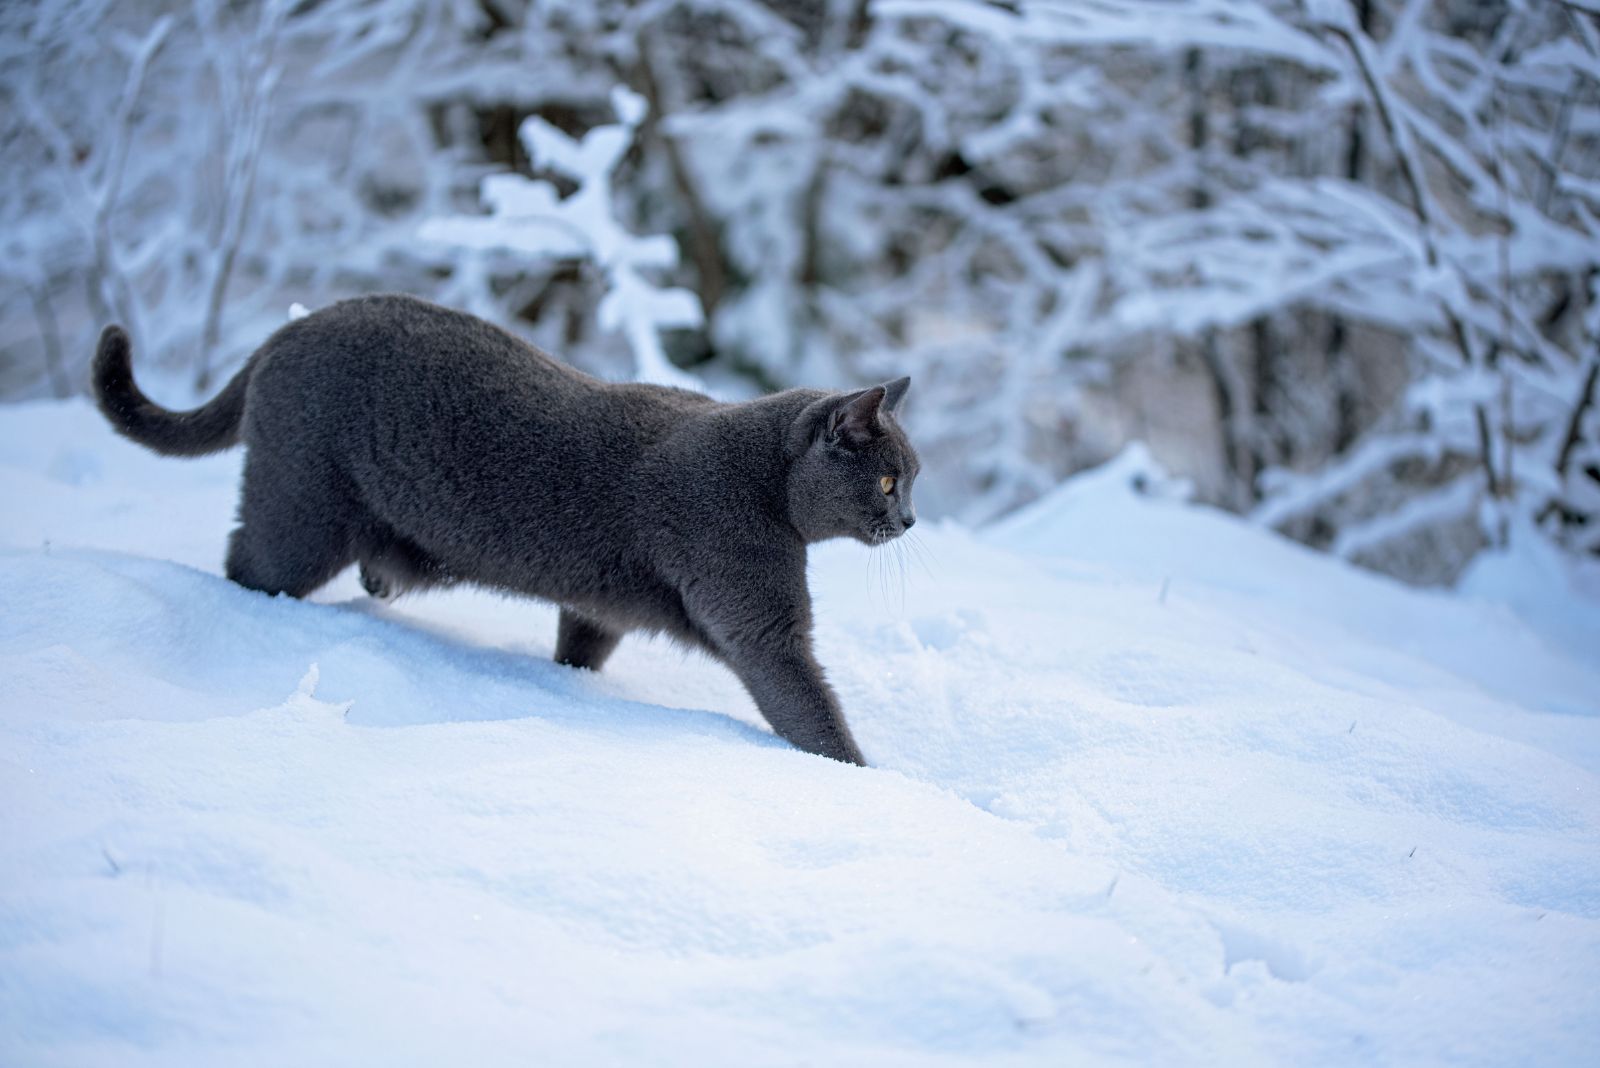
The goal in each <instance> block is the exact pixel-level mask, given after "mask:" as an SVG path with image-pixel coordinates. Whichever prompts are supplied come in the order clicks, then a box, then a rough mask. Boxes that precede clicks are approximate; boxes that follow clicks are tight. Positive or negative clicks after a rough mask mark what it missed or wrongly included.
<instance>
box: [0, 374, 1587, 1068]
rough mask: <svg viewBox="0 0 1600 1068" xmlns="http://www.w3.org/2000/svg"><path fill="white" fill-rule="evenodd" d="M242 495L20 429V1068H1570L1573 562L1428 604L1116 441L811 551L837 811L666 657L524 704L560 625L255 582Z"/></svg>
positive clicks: (11, 872) (9, 960)
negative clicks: (967, 519)
mask: <svg viewBox="0 0 1600 1068" xmlns="http://www.w3.org/2000/svg"><path fill="white" fill-rule="evenodd" d="M237 470H238V457H237V455H234V456H225V457H218V458H213V459H208V460H202V461H195V462H179V461H171V460H161V459H158V458H156V457H153V456H150V455H148V454H146V453H143V452H141V451H140V450H138V449H137V448H136V447H134V446H132V445H129V444H127V443H125V442H122V441H120V440H117V439H115V438H114V437H113V436H112V435H111V434H110V432H109V430H107V429H106V428H105V427H104V425H103V424H102V423H101V422H100V421H99V418H98V416H97V415H95V414H94V413H93V412H92V411H91V410H90V409H89V408H88V407H87V406H86V405H84V404H82V403H67V404H53V403H52V404H38V405H28V406H18V407H11V408H7V409H4V410H0V494H3V497H4V499H5V501H6V502H7V503H6V505H5V508H4V511H3V518H0V737H3V741H0V804H3V811H4V813H5V815H4V817H3V820H4V835H3V837H0V1062H4V1063H6V1064H8V1065H22V1064H74V1065H84V1064H107V1065H113V1064H114V1065H137V1064H221V1063H226V1064H262V1065H268V1064H272V1065H277V1064H283V1063H301V1064H348V1063H404V1064H426V1063H483V1064H499V1063H507V1064H511V1063H517V1064H526V1063H607V1062H609V1063H619V1062H630V1063H637V1062H648V1063H677V1064H696V1065H698V1064H707V1063H727V1064H758V1063H759V1064H805V1063H810V1064H820V1063H882V1064H930V1063H935V1064H937V1063H972V1064H985V1065H990V1064H1011V1063H1017V1064H1022V1063H1029V1064H1032V1063H1038V1064H1062V1063H1089V1064H1094V1063H1157V1064H1159V1063H1178V1062H1183V1063H1195V1062H1226V1063H1229V1064H1248V1063H1297V1064H1317V1063H1325V1064H1337V1063H1351V1062H1366V1061H1389V1062H1417V1061H1429V1062H1452V1063H1481V1064H1503V1063H1510V1062H1517V1063H1541V1064H1559V1063H1573V1064H1576V1063H1580V1062H1583V1061H1584V1060H1586V1059H1587V1058H1588V1057H1590V1056H1592V1052H1593V1041H1594V1037H1595V1035H1596V1034H1597V1033H1600V996H1597V994H1596V991H1597V990H1600V777H1597V773H1600V663H1597V658H1596V656H1595V652H1594V651H1595V649H1596V648H1597V647H1600V646H1597V644H1596V642H1595V640H1594V639H1595V637H1596V636H1597V635H1600V611H1597V610H1596V608H1595V604H1594V602H1592V601H1588V600H1585V599H1584V597H1583V595H1582V592H1581V591H1579V590H1577V589H1576V588H1575V584H1576V583H1578V582H1580V581H1588V580H1587V579H1584V577H1583V576H1574V575H1573V574H1571V573H1570V572H1568V571H1567V570H1566V565H1565V564H1563V563H1561V562H1560V561H1551V560H1548V559H1537V560H1528V559H1524V558H1521V557H1514V558H1509V559H1502V560H1498V561H1489V562H1486V563H1485V564H1484V565H1482V566H1481V567H1480V569H1479V572H1478V573H1476V574H1475V575H1474V576H1473V580H1472V582H1471V583H1470V585H1469V592H1467V593H1463V594H1458V595H1443V594H1438V593H1425V592H1418V591H1415V590H1409V589H1405V588H1402V587H1400V586H1397V585H1395V584H1393V583H1391V582H1388V581H1385V580H1382V579H1379V578H1376V577H1373V576H1371V575H1367V574H1364V573H1359V572H1357V571H1355V570H1353V569H1352V568H1350V567H1348V566H1346V565H1343V564H1340V563H1338V562H1337V561H1334V560H1330V559H1328V558H1325V557H1318V556H1316V555H1314V554H1312V553H1310V552H1308V551H1305V550H1302V549H1299V548H1297V547H1295V546H1293V545H1291V544H1288V543H1286V542H1283V541H1281V540H1278V539H1276V538H1274V537H1272V536H1270V535H1267V534H1264V533H1262V532H1261V531H1259V530H1257V529H1254V528H1251V527H1249V526H1246V525H1244V524H1243V523H1241V522H1239V521H1236V520H1233V519H1230V518H1227V517H1225V516H1223V515H1221V514H1219V513H1214V512H1210V511H1206V510H1203V509H1198V508H1195V507H1192V506H1190V505H1187V504H1185V503H1183V499H1182V498H1183V494H1182V487H1178V486H1172V485H1170V484H1169V483H1167V482H1166V481H1165V480H1164V479H1163V478H1162V477H1161V475H1160V473H1159V472H1157V471H1154V470H1153V469H1152V468H1151V467H1150V465H1149V464H1148V462H1147V461H1146V460H1145V459H1144V458H1143V457H1142V456H1140V455H1139V454H1137V453H1130V454H1128V455H1126V456H1124V457H1123V459H1122V460H1120V461H1118V462H1117V463H1116V464H1113V465H1111V466H1109V467H1107V468H1105V469H1102V470H1101V471H1099V472H1095V473H1091V474H1090V475H1087V476H1085V477H1083V478H1081V479H1079V480H1076V481H1074V482H1072V483H1069V484H1068V485H1067V486H1065V487H1064V488H1063V489H1061V490H1060V491H1058V492H1057V493H1055V494H1054V495H1052V496H1050V497H1047V498H1046V499H1045V500H1043V501H1041V502H1040V503H1038V504H1037V505H1036V506H1034V507H1033V508H1032V509H1031V510H1029V511H1028V512H1025V513H1023V514H1022V515H1020V516H1018V517H1017V518H1015V519H1013V520H1011V521H1009V522H1007V523H1006V524H1004V525H1003V526H1001V527H997V528H995V529H993V530H992V531H989V532H987V533H974V532H972V531H969V530H966V529H963V528H961V527H957V526H953V525H948V524H947V525H944V526H937V525H934V529H932V530H929V531H926V532H925V533H924V531H923V529H922V528H919V531H918V534H919V535H921V536H922V537H921V543H920V553H917V554H913V555H906V556H903V557H896V556H894V555H891V554H879V555H876V556H874V555H872V554H870V553H868V552H867V551H866V550H864V549H860V548H858V547H855V546H848V545H830V546H827V547H824V548H823V549H822V550H821V551H819V552H817V554H816V556H815V559H814V563H813V584H814V588H815V590H816V592H817V595H818V601H819V604H818V616H819V628H820V629H819V641H820V655H821V659H822V660H823V662H824V664H826V665H828V666H829V668H830V671H831V676H832V679H833V681H834V683H835V685H836V686H837V687H838V689H839V691H840V694H841V697H842V698H843V700H844V703H845V706H846V709H847V710H848V714H849V716H850V720H851V723H852V725H853V727H854V728H855V730H856V733H857V737H858V738H859V740H860V741H861V744H862V747H863V749H864V750H865V751H866V753H867V755H868V758H869V759H870V760H872V761H873V762H874V763H875V765H876V767H874V768H872V769H857V768H850V767H845V766H843V765H838V764H834V763H831V762H829V761H826V760H822V759H818V758H814V757H810V756H806V755H804V754H801V753H798V752H796V751H794V750H792V749H790V748H789V747H787V746H786V745H784V744H782V743H781V742H779V741H777V740H776V739H774V738H773V737H772V736H771V735H770V733H768V732H767V731H766V730H765V728H764V727H763V726H761V724H760V720H759V718H758V717H757V716H756V714H755V712H754V709H753V707H752V705H751V704H750V702H749V701H748V699H747V698H746V697H745V696H744V695H743V693H742V692H741V691H740V689H739V687H738V685H737V683H736V682H735V681H734V680H733V678H732V676H731V675H729V674H727V673H726V672H725V671H724V670H723V669H722V668H720V667H718V666H716V665H714V664H712V663H710V662H708V661H705V660H702V659H699V658H695V657H690V656H686V655H685V654H683V653H681V652H679V651H677V650H676V649H674V648H672V647H670V646H667V645H665V644H661V643H656V642H650V641H639V640H630V641H628V642H625V643H624V645H623V647H622V649H621V650H620V651H619V653H618V654H617V656H616V658H615V660H614V661H613V663H612V665H611V666H609V667H608V670H607V671H606V672H605V673H604V674H602V675H593V674H588V673H583V672H577V671H572V670H569V669H565V668H562V667H558V666H556V665H554V664H552V663H550V662H549V659H548V658H549V654H550V651H551V647H552V644H553V640H554V634H555V613H554V611H553V610H551V609H549V608H547V607H543V606H539V605H535V604H530V603H526V602H520V601H511V600H506V599H501V598H498V597H495V596H493V595H490V594H487V593H483V592H475V591H452V592H449V593H444V594H435V595H428V596H423V597H418V598H416V599H413V600H403V601H401V602H399V603H398V604H396V605H392V606H385V605H379V604H375V603H374V602H371V601H369V600H367V599H366V598H364V597H362V596H361V595H360V594H359V590H358V588H357V585H356V583H355V580H354V578H353V576H351V575H346V576H344V577H342V578H341V579H340V580H338V582H336V583H335V584H334V585H333V586H332V587H330V588H328V589H327V590H325V591H323V593H321V594H320V595H319V596H318V597H317V598H315V599H314V602H306V603H301V602H293V601H287V600H282V599H270V598H267V597H264V596H262V595H260V594H256V593H252V592H249V591H245V590H242V589H239V588H237V587H235V586H233V585H231V584H229V583H228V582H226V581H224V580H223V579H222V578H221V577H220V576H219V574H218V564H219V561H220V558H221V554H222V549H223V542H224V538H225V535H226V532H227V529H228V526H229V522H230V515H231V510H232V497H233V493H234V485H235V479H236V477H237ZM1136 485H1137V486H1142V487H1144V489H1145V491H1146V492H1144V493H1139V492H1135V489H1134V488H1133V487H1135V486H1136ZM930 525H932V524H930ZM908 552H909V550H908ZM900 565H905V566H904V567H903V568H901V567H900ZM1471 591H1477V592H1476V593H1474V592H1471Z"/></svg>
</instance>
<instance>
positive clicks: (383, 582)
mask: <svg viewBox="0 0 1600 1068" xmlns="http://www.w3.org/2000/svg"><path fill="white" fill-rule="evenodd" d="M361 588H362V589H364V590H366V591H367V596H369V597H376V598H377V599H378V600H380V601H387V600H390V599H392V598H393V597H394V595H395V593H396V592H398V591H396V590H395V588H394V587H393V586H391V585H390V584H389V580H388V579H386V578H384V577H383V576H382V575H380V574H378V573H377V572H376V571H373V570H371V569H369V568H368V567H367V565H366V564H362V565H361Z"/></svg>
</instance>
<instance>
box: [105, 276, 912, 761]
mask: <svg viewBox="0 0 1600 1068" xmlns="http://www.w3.org/2000/svg"><path fill="white" fill-rule="evenodd" d="M94 384H95V392H96V394H97V397H98V400H99V403H100V409H101V411H102V412H104V413H105V415H106V418H107V419H109V420H110V421H111V424H112V426H113V427H115V428H116V430H117V431H118V432H120V433H122V434H124V435H126V436H128V437H130V438H132V439H133V440H134V441H137V442H139V443H140V444H142V445H145V446H146V447H148V448H150V449H153V450H155V451H156V452H159V453H163V454H165V455H168V456H201V455H204V454H207V453H212V452H217V451H220V450H222V449H226V448H229V447H231V446H234V445H237V444H240V443H241V442H242V443H243V444H245V445H246V446H248V447H249V449H248V452H247V454H246V456H245V462H244V484H243V487H242V489H241V491H240V500H239V526H238V528H237V529H235V530H234V532H233V535H232V537H231V539H230V542H229V547H228V558H227V574H228V577H229V578H230V579H232V580H233V581H235V582H237V583H239V584H240V585H242V586H247V587H249V588H251V589H256V590H264V591H266V592H267V593H286V594H288V595H289V596H291V597H302V596H304V595H306V594H308V593H310V592H311V591H312V590H314V589H316V588H317V587H318V586H320V585H322V584H323V583H325V582H327V581H328V580H329V579H331V578H332V577H333V576H334V575H335V574H337V573H338V572H339V571H341V570H343V569H344V568H345V567H346V566H347V565H349V564H351V563H359V564H360V566H361V579H362V583H363V585H364V586H365V587H366V589H367V591H368V592H369V593H371V594H373V595H374V596H390V595H393V594H396V593H399V592H402V591H405V590H408V589H417V588H421V587H427V586H439V585H446V584H449V583H454V582H473V583H478V584H481V585H484V586H490V587H494V588H496V589H502V590H508V591H512V592H515V593H519V594H528V595H532V596H534V597H540V598H544V599H546V600H549V601H553V602H555V603H556V604H558V605H560V607H561V617H560V624H559V632H558V635H557V641H556V659H557V660H559V661H560V662H562V663H564V664H571V665H573V666H576V667H585V668H592V669H595V670H598V669H599V668H600V666H601V665H602V664H604V663H605V660H606V658H607V657H608V656H610V655H611V652H612V650H613V649H615V648H616V646H617V642H618V641H619V640H620V639H621V637H622V636H623V635H624V634H626V633H628V632H629V631H634V630H644V631H653V632H661V633H665V634H668V635H671V636H672V637H674V638H676V639H678V640H679V641H682V642H685V643H687V644H688V645H690V646H693V647H695V648H698V649H702V650H704V651H705V652H707V653H709V654H711V655H712V656H714V657H716V658H717V659H719V660H721V661H722V662H723V663H725V664H727V665H728V667H729V668H731V669H732V670H733V672H734V673H735V674H736V675H738V677H739V678H740V680H741V681H742V682H743V683H744V685H745V687H746V688H747V689H748V690H749V691H750V694H751V696H752V697H753V698H755V702H756V705H757V706H758V707H759V708H760V709H761V714H762V715H763V716H764V717H766V720H767V722H768V723H770V724H771V725H772V728H773V730H775V731H776V732H777V733H778V734H779V735H780V736H781V737H783V738H785V739H787V740H788V741H789V742H790V743H791V744H793V745H795V746H797V747H799V748H801V749H804V750H806V751H808V752H812V753H819V754H821V755H823V756H828V757H832V758H833V759H835V760H842V761H847V762H850V763H855V764H864V763H865V761H864V760H863V759H862V756H861V750H860V749H859V748H857V746H856V743H855V740H854V739H853V738H852V737H851V735H850V729H849V727H848V726H846V724H845V721H844V717H843V715H842V713H841V712H840V709H839V701H838V698H836V697H835V696H834V694H833V691H832V689H831V688H830V687H829V686H828V683H827V681H826V680H825V679H824V678H823V673H822V669H821V667H819V666H818V664H817V661H816V658H815V657H814V656H813V655H812V650H811V597H810V593H809V591H808V590H807V588H806V546H807V545H810V544H811V543H813V542H819V541H824V540H826V539H828V538H837V537H851V538H855V539H857V540H859V541H862V542H866V543H867V544H870V545H875V544H879V543H882V542H885V541H888V540H890V539H892V538H896V537H898V536H900V535H901V534H903V533H904V532H905V531H906V530H907V529H908V528H909V527H910V526H911V525H912V524H913V523H915V522H916V513H915V511H914V510H913V508H912V504H911V488H912V484H913V483H914V482H915V480H916V477H917V468H918V464H917V455H916V453H915V452H914V451H913V450H912V448H911V444H910V442H909V441H907V440H906V436H905V434H904V433H902V431H901V430H900V427H899V426H898V425H897V423H896V421H895V419H894V418H893V416H892V413H893V412H894V411H895V409H896V408H897V407H898V406H899V404H900V401H901V400H902V398H904V396H905V393H906V388H907V387H908V386H909V385H910V379H907V378H901V379H897V380H896V381H893V382H890V383H887V384H886V385H881V386H873V387H871V388H870V389H864V390H858V391H856V392H853V393H824V392H821V391H819V390H810V389H792V390H787V391H785V392H783V393H777V394H773V395H772V396H768V397H762V398H761V399H759V400H754V401H748V402H746V403H742V404H724V403H720V402H718V401H714V400H712V399H711V398H710V397H706V396H702V395H701V394H698V393H692V392H689V391H687V390H680V389H669V388H666V387H662V386H649V385H632V384H613V383H607V382H601V381H599V380H597V379H594V378H590V377H589V376H587V375H585V374H582V373H581V372H579V371H576V370H574V369H573V368H571V367H568V366H566V365H564V364H561V363H557V362H556V361H555V360H553V359H551V358H550V357H549V356H547V355H545V354H544V353H542V352H540V351H539V350H538V349H535V348H533V347H532V346H530V345H528V344H526V343H524V342H523V341H521V340H519V339H518V338H516V337H513V336H512V335H511V334H509V333H507V332H505V331H503V330H501V329H499V328H498V327H495V326H493V325H491V324H490V323H487V322H484V321H483V320H481V319H476V318H474V317H472V316H470V315H465V314H462V313H460V312H455V311H450V310H448V309H446V308H441V307H437V306H435V305H432V304H428V303H426V302H424V301H421V300H416V299H414V298H411V297H404V296H375V297H363V298H360V299H357V300H349V301H344V302H342V303H339V304H335V305H333V306H332V307H329V308H326V309H324V310H322V311H319V312H317V313H316V314H314V315H310V316H307V317H306V318H303V319H300V320H297V321H295V322H291V323H289V324H288V325H287V326H285V327H283V328H282V329H281V330H279V331H278V332H277V333H275V334H273V335H272V337H271V338H269V339H268V340H267V343H266V344H265V345H263V346H262V347H261V348H260V349H259V350H258V351H257V352H256V353H255V354H254V355H253V356H252V357H251V358H250V360H249V362H248V363H246V364H245V366H244V369H243V370H241V371H240V372H239V373H238V375H236V376H235V377H234V379H233V380H232V381H231V382H229V383H228V385H227V386H226V387H225V388H224V389H223V390H222V392H221V393H220V394H218V396H217V397H216V398H215V399H213V400H212V401H211V402H210V403H209V404H206V405H204V406H203V407H201V408H197V409H195V410H194V411H190V412H172V411H168V410H167V409H165V408H162V407H160V406H158V405H157V404H155V403H154V402H152V401H151V400H150V399H149V398H148V397H146V396H145V395H144V394H143V393H142V392H141V391H140V390H139V387H138V386H137V385H135V384H134V381H133V373H132V369H131V366H130V362H129V345H128V336H127V334H126V333H125V332H124V331H123V330H122V329H121V328H120V327H116V326H109V327H107V328H106V330H105V332H104V333H103V334H102V335H101V337H100V348H99V352H98V353H97V354H96V356H95V362H94Z"/></svg>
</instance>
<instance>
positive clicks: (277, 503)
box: [225, 454, 355, 597]
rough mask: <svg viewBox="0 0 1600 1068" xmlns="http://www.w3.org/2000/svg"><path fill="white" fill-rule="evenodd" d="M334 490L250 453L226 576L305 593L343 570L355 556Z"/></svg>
mask: <svg viewBox="0 0 1600 1068" xmlns="http://www.w3.org/2000/svg"><path fill="white" fill-rule="evenodd" d="M337 489H338V487H337V486H333V485H330V484H328V483H326V482H322V481H319V480H317V479H316V478H314V477H306V475H305V474H303V473H301V472H295V473H292V474H291V473H290V472H289V470H288V469H287V468H279V467H277V466H275V465H274V464H273V463H272V462H271V460H270V459H269V458H267V457H265V456H261V455H258V454H252V455H250V456H248V457H247V458H246V460H245V472H244V486H243V489H242V491H241V494H240V499H239V526H238V527H237V528H236V529H235V530H234V532H233V534H232V536H231V537H229V539H228V559H227V564H226V568H225V570H226V573H227V576H228V578H230V579H232V580H233V581H234V582H237V583H238V584H239V585H241V586H244V587H246V588H248V589H252V590H261V591H262V592H264V593H271V594H278V593H286V594H288V595H289V596H290V597H304V596H305V595H306V594H308V593H310V592H311V591H312V590H314V589H316V588H317V587H318V586H321V585H322V584H323V583H325V582H327V581H328V580H329V579H331V578H333V576H334V575H336V574H338V573H339V572H340V571H342V570H343V569H344V568H345V567H346V566H347V565H348V564H349V563H350V562H351V561H352V560H353V559H354V557H355V554H354V551H353V545H352V539H351V537H350V533H349V530H350V527H349V523H348V522H347V520H346V517H345V515H344V512H343V509H342V508H341V505H342V503H343V501H342V498H341V497H340V496H339V495H338V494H337Z"/></svg>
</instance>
